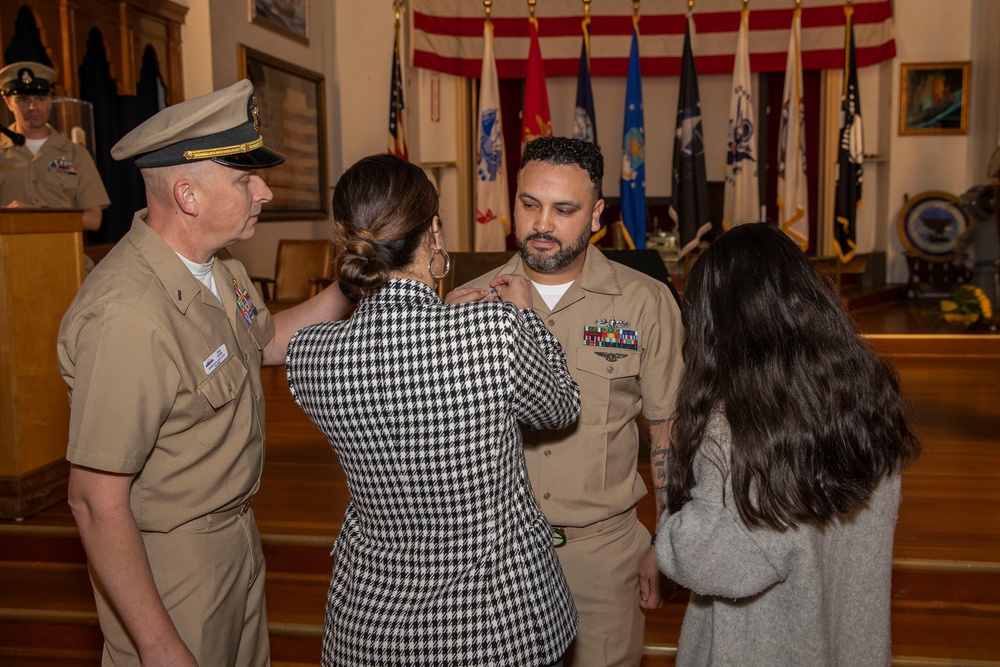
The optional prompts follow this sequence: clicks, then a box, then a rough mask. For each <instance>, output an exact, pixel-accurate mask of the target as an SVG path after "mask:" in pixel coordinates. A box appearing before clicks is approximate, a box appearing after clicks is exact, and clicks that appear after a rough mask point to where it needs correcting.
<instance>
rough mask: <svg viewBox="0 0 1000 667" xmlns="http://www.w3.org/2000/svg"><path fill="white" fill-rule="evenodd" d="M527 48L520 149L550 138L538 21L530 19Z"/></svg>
mask: <svg viewBox="0 0 1000 667" xmlns="http://www.w3.org/2000/svg"><path fill="white" fill-rule="evenodd" d="M528 20H529V21H530V22H531V26H530V32H531V46H529V47H528V77H527V79H526V80H525V82H524V112H523V113H522V114H521V147H522V148H523V147H524V144H526V143H528V142H529V141H531V140H532V139H537V138H538V137H551V136H552V116H551V115H549V94H548V92H547V91H546V90H545V66H544V64H543V63H542V49H541V47H540V46H539V45H538V19H536V18H535V17H531V18H530V19H528Z"/></svg>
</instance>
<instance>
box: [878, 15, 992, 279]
mask: <svg viewBox="0 0 1000 667" xmlns="http://www.w3.org/2000/svg"><path fill="white" fill-rule="evenodd" d="M972 9H973V0H951V1H950V2H938V1H937V0H907V1H906V2H905V3H899V2H897V3H896V15H895V19H896V26H895V27H896V61H895V63H894V64H893V67H892V72H891V77H886V79H885V81H884V84H883V85H885V86H887V87H888V88H889V90H890V91H892V93H893V94H892V95H891V105H890V106H889V107H888V108H881V109H879V111H880V112H882V113H888V114H889V118H890V119H892V120H894V121H895V122H891V123H890V125H891V130H890V132H889V137H888V158H889V163H888V166H887V169H888V179H887V180H888V183H887V184H886V197H887V200H888V203H889V206H888V213H889V219H888V220H885V221H884V222H885V224H886V225H888V226H889V228H890V233H889V234H888V261H889V267H888V268H889V280H890V281H893V282H904V281H905V280H906V275H907V271H906V262H905V258H904V257H903V256H902V252H903V247H902V244H901V243H900V241H899V236H898V234H897V233H896V216H898V214H899V211H900V209H901V208H902V206H903V204H904V203H905V200H906V197H907V196H913V195H917V194H919V193H921V192H925V191H927V190H944V191H946V192H951V193H954V194H956V195H959V194H961V193H963V192H965V190H966V189H968V188H969V186H971V185H974V184H975V183H977V182H981V181H983V180H984V178H983V175H982V174H971V173H970V171H969V167H968V155H969V147H970V144H971V142H973V141H977V140H981V139H980V138H979V137H976V136H975V134H974V133H975V132H976V130H974V131H973V133H970V134H969V135H968V136H912V135H907V136H900V135H899V131H898V118H899V92H898V91H899V85H900V64H901V63H918V62H945V61H963V60H971V59H972V52H971V48H972V47H971V39H970V38H969V36H970V35H971V34H973V33H974V26H973V23H972ZM996 27H997V28H1000V26H996ZM996 34H998V33H997V30H996V29H994V32H993V35H994V39H995V36H996ZM972 68H973V70H974V71H975V70H976V69H978V67H977V64H976V63H973V65H972ZM977 130H978V128H977ZM978 131H979V132H981V130H978ZM994 131H995V129H994ZM985 169H986V164H985V162H984V163H983V166H982V169H981V170H980V171H983V172H985Z"/></svg>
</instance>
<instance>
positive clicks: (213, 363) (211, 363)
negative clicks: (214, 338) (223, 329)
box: [203, 343, 229, 375]
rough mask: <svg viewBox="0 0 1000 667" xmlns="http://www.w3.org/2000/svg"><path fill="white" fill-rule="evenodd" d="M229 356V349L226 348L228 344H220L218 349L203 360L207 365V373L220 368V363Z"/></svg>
mask: <svg viewBox="0 0 1000 667" xmlns="http://www.w3.org/2000/svg"><path fill="white" fill-rule="evenodd" d="M228 356H229V350H227V349H226V344H225V343H223V344H222V345H220V346H219V349H218V350H216V351H215V352H213V353H212V354H211V356H209V358H208V359H206V360H205V361H204V362H203V364H204V366H205V375H210V374H211V373H212V371H214V370H215V369H216V368H218V367H219V364H221V363H222V362H223V361H225V360H226V357H228Z"/></svg>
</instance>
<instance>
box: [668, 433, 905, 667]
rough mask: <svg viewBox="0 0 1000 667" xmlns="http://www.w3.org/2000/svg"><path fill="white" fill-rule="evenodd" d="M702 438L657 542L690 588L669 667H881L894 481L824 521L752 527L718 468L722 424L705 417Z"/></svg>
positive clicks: (726, 439) (726, 451)
mask: <svg viewBox="0 0 1000 667" xmlns="http://www.w3.org/2000/svg"><path fill="white" fill-rule="evenodd" d="M708 431H709V433H708V437H707V438H706V443H705V444H703V445H702V447H701V450H700V451H699V453H698V454H697V455H696V458H695V462H694V473H695V480H696V485H695V487H694V488H693V489H692V491H691V495H692V499H691V500H690V501H689V502H688V503H686V504H685V505H684V506H683V507H682V508H681V510H680V511H679V512H676V513H674V514H670V513H669V512H664V513H663V515H662V516H661V517H660V521H659V538H658V539H657V541H656V557H657V560H658V561H659V564H660V569H662V570H663V572H664V573H666V575H667V576H668V577H670V578H671V579H673V580H674V581H676V582H678V583H679V584H681V585H683V586H685V587H687V588H689V589H690V590H691V591H692V595H691V602H690V603H689V605H688V608H687V612H686V614H685V616H684V624H683V626H682V627H681V637H680V642H679V646H678V650H677V665H678V667H698V666H701V665H706V666H708V665H711V666H712V667H724V666H726V665H739V666H740V667H750V666H753V665H760V666H766V667H780V666H784V665H789V666H793V665H794V666H799V665H809V667H822V666H823V665H838V666H843V667H870V666H881V665H888V664H889V661H890V655H891V654H890V647H889V605H890V591H889V586H890V578H891V573H892V538H893V531H894V530H895V526H896V516H897V513H898V509H899V497H900V496H899V486H900V484H899V482H900V480H899V475H893V476H891V477H888V478H885V479H883V480H882V482H881V483H880V484H879V486H878V487H877V488H876V489H875V492H874V493H873V495H872V498H871V500H870V501H869V502H868V503H867V504H866V505H865V506H864V507H862V508H860V509H859V510H857V511H855V512H854V513H853V514H852V515H850V516H848V517H845V518H842V519H840V520H836V521H833V522H831V523H829V524H827V525H826V526H815V525H802V526H799V527H798V528H794V529H789V530H786V531H784V532H780V531H776V530H773V529H769V528H758V529H753V530H751V529H749V528H748V527H747V526H746V525H744V523H743V522H742V521H741V520H740V518H739V515H738V514H737V512H736V508H735V506H734V504H733V501H732V498H733V495H732V494H733V490H732V485H731V480H730V476H729V475H728V474H723V472H722V471H728V469H729V460H730V458H729V457H730V434H729V428H728V425H727V424H726V423H725V420H724V419H723V418H722V417H717V418H716V417H713V421H712V423H711V424H710V426H709V429H708ZM713 440H714V441H715V443H718V446H715V444H714V443H713V442H712V441H713ZM719 462H722V465H719ZM723 494H725V495H724V496H723ZM723 498H725V502H724V501H723Z"/></svg>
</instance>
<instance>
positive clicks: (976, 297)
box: [941, 285, 993, 325]
mask: <svg viewBox="0 0 1000 667" xmlns="http://www.w3.org/2000/svg"><path fill="white" fill-rule="evenodd" d="M941 317H942V318H943V319H944V321H945V322H953V323H959V324H965V325H970V324H973V323H974V322H976V321H978V320H979V319H980V318H982V319H984V320H988V319H990V318H991V317H993V304H991V303H990V300H989V298H988V297H987V296H986V295H985V294H984V293H983V290H981V289H979V288H978V287H975V286H974V285H959V286H957V287H956V288H955V289H953V290H952V291H951V298H949V299H941Z"/></svg>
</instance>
